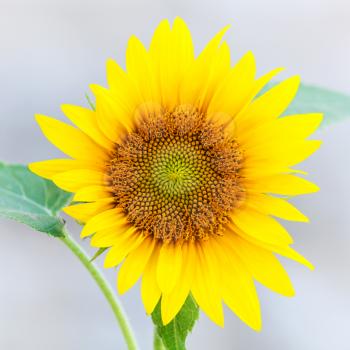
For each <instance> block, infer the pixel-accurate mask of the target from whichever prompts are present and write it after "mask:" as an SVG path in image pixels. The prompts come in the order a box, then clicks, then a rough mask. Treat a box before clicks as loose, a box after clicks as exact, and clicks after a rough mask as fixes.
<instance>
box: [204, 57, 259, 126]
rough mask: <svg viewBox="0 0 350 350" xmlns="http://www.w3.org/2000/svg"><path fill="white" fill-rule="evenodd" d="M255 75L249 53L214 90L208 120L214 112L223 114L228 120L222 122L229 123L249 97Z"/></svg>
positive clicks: (253, 61) (253, 62) (254, 67)
mask: <svg viewBox="0 0 350 350" xmlns="http://www.w3.org/2000/svg"><path fill="white" fill-rule="evenodd" d="M255 73H256V66H255V59H254V55H253V53H252V52H250V51H249V52H248V53H246V54H245V55H244V56H243V57H242V58H241V60H240V61H239V62H238V63H237V64H236V65H235V66H234V67H233V68H232V69H231V71H230V72H229V74H228V75H227V77H226V78H225V80H224V81H223V82H222V84H221V85H219V87H218V89H217V90H216V93H215V95H214V97H213V98H212V100H211V102H210V105H209V108H208V116H209V118H210V117H211V116H213V115H215V113H216V112H223V113H225V114H226V115H227V116H228V120H226V121H222V122H226V123H227V122H230V121H231V120H232V118H233V117H234V116H235V115H236V114H237V113H238V112H239V110H240V109H241V108H242V107H243V106H244V104H245V103H246V102H247V99H248V98H249V97H250V95H251V91H252V89H253V86H254V83H255V82H254V78H255ZM232 91H234V93H232Z"/></svg>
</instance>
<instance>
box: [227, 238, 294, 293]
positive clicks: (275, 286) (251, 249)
mask: <svg viewBox="0 0 350 350" xmlns="http://www.w3.org/2000/svg"><path fill="white" fill-rule="evenodd" d="M224 241H225V244H226V245H229V246H230V248H231V249H232V250H234V251H235V254H236V255H237V256H239V257H240V259H241V260H242V261H243V263H244V264H245V266H246V267H247V269H248V270H249V271H250V272H251V274H252V275H253V277H254V278H255V279H256V280H257V281H258V282H260V283H261V284H263V285H264V286H266V287H267V288H269V289H271V290H273V291H275V292H276V293H279V294H282V295H285V296H293V295H294V294H295V292H294V288H293V286H292V283H291V281H290V279H289V276H288V274H287V272H286V271H285V270H284V268H283V266H282V265H281V263H280V262H279V261H278V260H277V258H276V257H275V256H274V255H273V254H272V253H271V251H268V250H266V249H263V248H261V247H259V246H257V245H254V244H251V243H249V242H248V241H246V240H244V239H242V238H240V237H239V236H237V235H234V234H232V235H225V238H224Z"/></svg>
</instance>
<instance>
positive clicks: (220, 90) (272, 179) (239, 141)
mask: <svg viewBox="0 0 350 350" xmlns="http://www.w3.org/2000/svg"><path fill="white" fill-rule="evenodd" d="M226 29H227V28H225V29H223V30H222V31H220V32H219V33H218V34H217V35H216V36H214V38H213V39H212V40H211V41H210V42H209V43H208V45H207V46H206V47H205V48H204V50H203V51H202V52H201V53H200V54H199V55H198V56H195V55H194V49H193V44H192V39H191V35H190V32H189V30H188V28H187V26H186V24H185V23H184V22H183V21H182V20H181V19H179V18H176V19H175V21H174V23H173V25H170V23H169V22H168V21H167V20H164V21H162V22H161V23H160V25H159V26H158V28H157V29H156V31H155V33H154V36H153V39H152V42H151V45H150V47H149V48H145V47H144V46H143V44H142V43H141V42H140V41H139V40H138V39H137V38H136V37H132V38H131V39H130V41H129V44H128V48H127V54H126V69H123V68H121V67H120V66H119V65H117V64H116V63H115V62H114V61H112V60H109V61H108V63H107V78H108V85H109V87H108V88H103V87H100V86H97V85H92V86H91V88H92V91H93V93H94V95H95V98H96V110H89V109H87V108H83V107H77V106H71V105H64V106H63V107H62V109H63V112H64V114H65V115H66V116H67V117H68V119H69V120H70V121H71V122H72V123H73V124H74V125H75V126H71V125H67V124H65V123H62V122H60V121H58V120H55V119H52V118H50V117H46V116H42V115H39V116H37V120H38V123H39V125H40V127H41V128H42V130H43V132H44V134H45V135H46V136H47V138H48V139H49V140H50V141H51V142H52V143H53V144H54V145H56V146H57V147H58V148H59V149H61V150H62V151H63V152H64V153H66V154H67V155H68V156H69V158H68V159H66V158H65V159H55V160H48V161H43V162H37V163H33V164H31V165H30V169H31V170H32V171H33V172H35V173H37V174H39V175H41V176H43V177H45V178H49V179H51V180H53V181H54V182H55V183H56V184H57V185H58V186H59V187H61V188H62V189H64V190H66V191H70V192H73V193H74V198H73V201H74V203H73V204H72V205H70V206H69V207H67V208H65V211H66V212H67V213H68V214H69V215H71V216H72V217H74V218H75V219H77V220H79V221H80V222H83V223H84V224H85V225H84V228H83V230H82V234H81V235H82V237H87V236H90V237H91V244H92V246H94V247H97V248H108V252H107V255H106V258H105V267H115V266H117V265H121V268H120V271H119V273H118V289H119V291H120V292H125V291H126V290H128V289H129V288H130V287H132V286H133V285H134V284H135V283H136V281H137V280H138V279H139V278H140V277H141V279H142V282H141V295H142V299H143V302H144V305H145V308H146V311H147V313H151V312H152V311H153V310H154V308H155V306H156V305H157V303H158V302H159V300H161V313H162V319H163V322H164V324H167V323H169V322H170V321H171V320H172V319H173V318H174V316H175V315H176V314H177V313H178V311H179V310H180V309H181V307H182V305H183V303H184V301H185V300H186V298H187V296H188V295H189V293H191V294H192V296H193V297H194V299H195V300H196V302H197V303H198V305H199V306H200V307H201V308H202V310H203V311H204V312H205V313H206V314H207V315H208V316H209V317H210V318H211V319H212V320H213V321H214V322H216V323H217V324H219V325H223V322H224V321H223V311H222V302H224V303H225V304H227V305H228V306H229V307H230V308H231V309H232V310H233V311H234V312H235V313H236V314H237V315H238V316H239V317H240V318H241V319H242V320H243V321H244V322H246V323H247V324H249V325H250V326H251V327H253V328H254V329H260V327H261V321H260V309H259V301H258V298H257V295H256V291H255V285H254V280H255V281H258V282H260V283H262V284H264V285H265V286H267V287H268V288H270V289H272V290H274V291H276V292H278V293H281V294H283V295H288V296H291V295H293V293H294V290H293V287H292V285H291V283H290V280H289V278H288V275H287V274H286V272H285V271H284V269H283V268H282V266H281V264H280V263H279V261H278V260H277V258H276V257H275V254H279V255H282V256H285V257H289V258H291V259H293V260H296V261H298V262H300V263H302V264H304V265H306V266H308V267H310V268H312V265H311V264H310V263H309V262H308V261H307V260H306V259H305V258H303V257H302V256H301V255H300V254H298V253H297V252H296V251H295V250H293V249H292V248H291V247H290V244H291V243H292V242H293V241H292V238H291V236H290V235H289V234H288V233H287V231H286V230H285V229H284V227H283V226H282V225H281V224H280V222H279V221H277V220H276V218H280V219H285V220H293V221H307V218H306V217H305V216H304V215H303V214H302V213H300V212H299V211H298V210H297V209H296V208H295V207H294V206H293V205H292V204H291V203H290V202H289V201H288V199H289V197H291V196H295V195H300V194H305V193H311V192H315V191H317V190H318V188H317V186H315V185H314V184H312V183H311V182H308V181H307V180H305V179H304V178H302V177H300V176H298V175H299V174H300V173H302V172H300V171H298V170H296V169H294V168H293V167H294V166H295V165H296V164H297V163H299V162H301V161H303V160H304V159H306V158H307V157H308V156H310V155H311V154H312V153H313V152H314V151H315V150H316V149H317V148H318V147H319V145H320V142H319V141H315V140H309V139H308V137H309V135H310V134H311V133H313V132H314V131H315V130H316V128H317V127H318V125H319V124H320V122H321V120H322V116H321V115H320V114H308V115H292V116H283V117H281V114H283V112H284V111H285V110H286V108H287V107H288V105H289V103H290V102H291V101H292V99H293V98H294V95H295V93H296V91H297V89H298V85H299V78H298V77H292V78H289V79H287V80H285V81H283V82H281V83H279V84H277V85H275V86H274V87H273V88H271V89H270V90H268V91H267V92H265V93H263V94H260V95H258V93H259V92H260V90H262V89H263V87H264V86H265V85H266V84H267V83H268V82H269V81H270V80H271V79H272V78H273V77H274V76H275V75H276V74H277V73H278V72H279V71H280V69H275V70H273V71H271V72H269V73H267V74H266V75H263V76H262V77H259V78H256V76H255V75H256V72H255V61H254V56H253V54H252V53H250V52H248V53H247V54H246V55H244V56H243V57H242V58H241V59H240V60H239V62H238V63H237V64H235V65H234V66H232V65H231V59H230V52H229V47H228V45H227V43H226V42H225V41H223V35H224V34H225V32H226ZM257 95H258V96H257Z"/></svg>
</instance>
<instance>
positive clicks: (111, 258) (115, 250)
mask: <svg viewBox="0 0 350 350" xmlns="http://www.w3.org/2000/svg"><path fill="white" fill-rule="evenodd" d="M144 239H145V236H143V235H141V234H139V233H137V232H135V230H133V229H129V230H128V231H127V232H125V233H122V234H120V235H119V236H115V237H114V239H113V242H112V240H111V243H112V244H113V246H112V248H111V249H110V250H109V251H108V253H107V255H106V259H105V261H104V267H105V268H110V267H114V266H117V265H119V264H120V263H121V262H122V261H123V260H124V258H125V257H126V256H127V255H128V254H129V253H130V252H131V251H133V250H134V249H136V248H137V247H138V246H139V245H140V244H141V243H142V242H143V241H144ZM111 243H110V244H111ZM110 244H108V245H110ZM98 246H103V247H105V246H107V244H106V243H104V244H99V245H98Z"/></svg>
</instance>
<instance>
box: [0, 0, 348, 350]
mask: <svg viewBox="0 0 350 350" xmlns="http://www.w3.org/2000/svg"><path fill="white" fill-rule="evenodd" d="M176 15H179V16H181V17H183V18H184V19H185V20H186V21H187V22H188V24H189V26H190V29H191V30H192V32H193V37H194V41H195V43H196V47H197V52H198V50H200V49H201V48H202V47H203V45H204V44H205V42H206V41H207V40H209V38H210V37H211V36H212V35H213V34H214V33H215V32H216V31H217V30H219V29H220V28H221V27H223V26H224V25H226V24H232V29H231V30H230V32H229V33H228V35H227V40H228V42H229V44H230V45H231V47H232V56H233V59H234V60H235V61H236V60H237V59H238V58H239V57H240V56H241V55H242V54H243V53H244V52H246V51H247V50H252V51H253V52H254V53H255V55H256V58H257V62H258V67H259V72H260V73H263V72H266V71H267V70H268V69H270V68H273V67H276V66H285V67H287V68H288V69H287V70H286V73H284V76H288V75H292V74H300V75H301V76H302V78H303V80H304V82H307V83H314V84H319V85H322V86H325V87H329V88H334V89H339V90H342V91H345V92H348V93H350V85H349V81H350V68H349V65H350V39H349V38H350V21H349V17H350V6H349V3H348V1H341V0H318V1H317V0H307V1H306V0H288V1H281V0H250V1H249V0H248V1H232V0H230V1H229V0H220V1H215V2H214V1H210V0H195V1H185V0H180V1H175V0H174V1H171V0H164V1H160V0H158V1H142V0H132V1H120V0H114V1H106V0H100V1H88V0H84V1H83V0H54V1H49V0H46V1H44V0H43V1H38V0H37V1H34V0H31V1H25V0H23V1H19V0H12V1H10V0H7V1H6V0H0V101H1V102H0V122H1V124H0V159H2V160H5V161H7V162H23V163H28V162H31V161H36V160H41V159H47V158H53V157H55V156H57V155H59V152H58V151H57V150H55V149H54V147H53V146H51V145H49V143H48V142H47V141H46V140H45V139H44V137H43V136H42V135H41V133H40V132H39V128H38V127H37V125H36V124H35V122H34V119H33V115H34V113H43V114H48V115H53V116H56V117H58V118H62V113H61V112H60V109H59V105H60V104H62V103H73V104H86V102H85V99H84V94H85V92H87V91H88V85H89V84H90V83H101V84H104V83H105V61H106V59H107V58H108V57H114V58H116V59H117V60H118V61H119V62H121V63H123V62H124V50H125V47H126V43H127V38H128V36H129V35H131V34H136V35H137V36H139V37H141V39H142V40H143V41H144V42H145V43H148V42H149V40H150V37H151V34H152V31H153V29H154V28H155V26H156V25H157V23H158V22H159V21H160V20H161V19H162V18H164V17H167V18H170V19H173V18H174V17H175V16H176ZM349 133H350V120H349V121H348V122H344V123H341V124H337V125H333V126H331V127H329V128H327V129H324V130H322V131H320V132H319V133H318V135H317V136H318V137H320V138H322V139H323V140H324V145H323V147H322V149H321V150H320V151H319V152H318V153H317V154H316V155H315V156H314V157H313V158H312V159H310V160H309V161H308V162H307V164H306V165H304V166H303V168H304V169H306V170H308V171H309V172H310V174H311V175H310V177H311V179H312V180H315V182H316V183H318V184H319V185H320V187H321V192H320V193H318V194H316V195H314V196H310V197H308V196H306V197H305V198H300V199H298V200H297V203H298V204H300V208H301V209H302V210H303V211H304V212H305V213H306V214H307V215H309V216H310V217H311V218H312V221H311V223H310V224H288V225H287V226H288V228H289V229H290V231H291V232H292V233H293V234H294V236H295V239H296V242H297V244H296V247H297V248H298V249H299V250H300V251H301V252H303V253H304V254H305V255H306V256H307V257H309V258H310V260H311V261H312V262H313V263H314V264H315V266H316V270H315V271H314V272H310V271H308V270H306V269H305V268H303V267H300V266H298V265H296V264H295V263H293V262H287V261H284V262H285V266H286V267H287V269H288V271H289V272H290V275H291V277H292V279H293V281H294V284H295V287H296V291H297V296H296V297H295V298H293V299H288V298H282V297H280V296H278V295H276V294H274V293H272V292H270V291H267V290H266V289H264V288H260V287H258V289H259V294H260V296H261V305H262V311H263V324H264V327H263V331H262V332H261V333H255V332H254V331H252V330H250V329H249V328H248V327H246V326H245V325H244V324H242V323H241V322H240V321H238V320H237V318H236V317H235V316H234V315H233V314H232V313H231V312H229V311H228V310H226V325H225V328H224V329H221V328H219V327H217V326H216V325H214V324H212V323H211V322H209V321H208V319H207V318H206V317H205V316H204V315H202V316H201V318H200V321H199V323H198V325H197V327H196V328H195V330H194V332H193V334H192V335H191V337H190V340H189V342H188V345H189V346H188V347H189V349H196V350H197V349H203V350H207V349H221V350H231V349H232V350H248V349H249V350H255V349H259V350H263V349H264V350H275V349H276V350H280V349H284V350H326V349H327V350H328V349H337V350H347V349H349V340H350V336H349V327H350V320H349V314H350V301H349V293H350V274H349V264H350V257H349V255H350V254H349V252H350V233H349V228H350V215H349V214H350V210H349V195H350V186H349V180H348V179H349V178H350V167H349V146H350V141H349V136H348V135H349ZM69 227H70V228H71V229H72V230H73V232H74V234H75V236H76V237H78V233H79V228H78V226H76V225H75V224H73V223H72V221H71V220H69ZM0 228H1V229H0V239H1V243H0V244H1V245H0V247H1V248H0V349H1V350H22V349H27V350H61V349H65V350H77V349H84V350H96V349H101V350H112V349H124V348H125V346H124V343H123V340H122V337H121V335H120V333H119V330H118V328H117V326H116V323H115V320H114V318H113V315H112V313H111V311H110V309H109V308H108V305H107V303H106V301H105V300H104V298H103V297H102V296H101V294H100V292H99V291H98V289H97V287H96V286H95V284H94V283H93V282H92V280H91V278H90V276H89V275H88V274H87V273H86V271H85V270H84V269H83V268H82V266H81V265H80V263H79V262H78V261H77V260H76V259H75V258H74V257H73V256H72V255H71V253H70V252H69V251H67V249H66V248H65V247H64V246H63V245H62V244H61V243H60V242H59V241H58V240H54V239H51V238H48V237H47V236H45V235H43V234H39V233H36V232H33V231H32V230H31V229H29V228H26V227H24V226H21V225H20V224H16V223H13V222H9V221H6V220H4V219H1V220H0ZM87 249H89V248H88V247H87ZM89 251H90V250H89ZM90 252H91V251H90ZM106 273H107V275H108V278H109V279H110V281H111V283H113V285H114V280H115V272H114V271H113V270H111V271H106ZM122 300H123V303H124V304H125V307H126V309H127V312H128V314H129V315H130V318H131V321H132V323H133V324H134V326H135V329H136V332H137V335H138V337H139V339H140V345H141V349H146V350H147V349H151V346H152V345H151V344H152V337H151V335H152V326H151V322H150V320H149V319H148V318H147V317H146V316H145V314H144V311H143V307H142V304H141V301H140V296H139V288H138V286H137V287H135V288H133V290H132V291H131V292H129V293H128V294H126V295H125V296H123V297H122Z"/></svg>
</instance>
